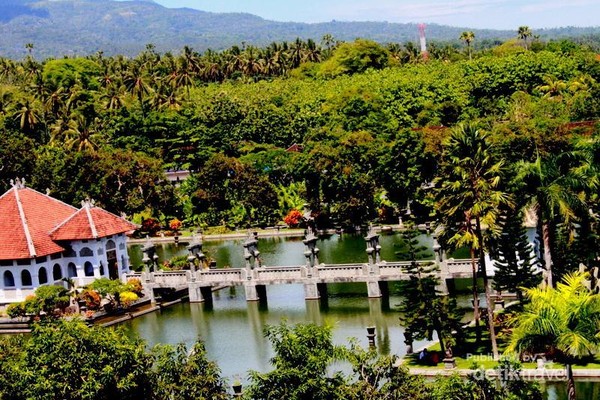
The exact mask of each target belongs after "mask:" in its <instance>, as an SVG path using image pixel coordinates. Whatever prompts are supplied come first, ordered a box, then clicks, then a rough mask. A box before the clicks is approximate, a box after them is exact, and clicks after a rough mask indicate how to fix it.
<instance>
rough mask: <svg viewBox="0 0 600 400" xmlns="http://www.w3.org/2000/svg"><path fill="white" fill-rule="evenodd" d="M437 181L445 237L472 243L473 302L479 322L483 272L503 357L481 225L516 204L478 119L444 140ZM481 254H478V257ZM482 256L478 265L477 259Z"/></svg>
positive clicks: (493, 226)
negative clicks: (479, 286)
mask: <svg viewBox="0 0 600 400" xmlns="http://www.w3.org/2000/svg"><path fill="white" fill-rule="evenodd" d="M442 157H443V159H442V163H441V165H440V173H439V175H438V178H437V180H436V184H441V185H440V186H439V187H438V189H437V193H436V199H437V202H436V209H437V211H438V214H439V218H440V221H441V222H442V224H443V232H442V235H441V236H442V239H443V240H444V241H446V242H447V243H448V244H449V245H453V246H455V247H456V248H458V247H462V246H469V249H470V253H471V265H472V269H473V305H474V307H475V321H476V324H477V326H478V325H479V323H478V319H479V308H478V295H477V277H478V275H479V276H480V277H481V278H483V284H484V289H485V297H486V302H487V310H488V327H489V331H490V340H491V343H492V352H493V354H494V358H495V359H497V358H498V347H497V344H496V334H495V330H494V314H493V303H492V301H491V294H490V285H489V282H488V278H487V272H486V267H485V253H484V242H483V231H482V225H483V226H486V227H487V231H488V232H495V231H497V229H498V217H499V210H500V208H501V207H502V206H510V205H511V204H512V201H511V199H510V198H509V196H508V195H507V194H506V193H504V192H503V191H502V190H500V182H501V180H502V176H503V163H502V161H497V160H496V157H495V153H494V148H493V147H492V145H491V142H490V141H489V138H488V135H487V134H486V133H484V132H482V131H481V130H480V129H478V127H477V126H476V125H473V124H468V125H459V126H458V127H457V128H455V129H454V130H453V131H452V134H451V136H450V138H449V139H448V141H447V142H446V143H445V146H444V152H443V155H442ZM476 254H477V255H478V257H476ZM477 258H478V259H479V268H477V267H476V261H475V260H476V259H477Z"/></svg>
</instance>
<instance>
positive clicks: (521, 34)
mask: <svg viewBox="0 0 600 400" xmlns="http://www.w3.org/2000/svg"><path fill="white" fill-rule="evenodd" d="M532 34H533V33H532V32H531V29H529V27H528V26H527V25H524V26H520V27H519V29H518V30H517V37H518V38H519V39H521V40H523V41H524V42H525V50H527V49H528V48H529V45H528V43H527V40H528V39H529V38H530V37H531V35H532Z"/></svg>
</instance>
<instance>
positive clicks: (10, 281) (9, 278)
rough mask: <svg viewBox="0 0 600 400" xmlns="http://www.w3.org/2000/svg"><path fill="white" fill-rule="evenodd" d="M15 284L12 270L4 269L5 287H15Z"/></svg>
mask: <svg viewBox="0 0 600 400" xmlns="http://www.w3.org/2000/svg"><path fill="white" fill-rule="evenodd" d="M14 286H15V277H14V276H13V274H12V272H10V271H4V287H14Z"/></svg>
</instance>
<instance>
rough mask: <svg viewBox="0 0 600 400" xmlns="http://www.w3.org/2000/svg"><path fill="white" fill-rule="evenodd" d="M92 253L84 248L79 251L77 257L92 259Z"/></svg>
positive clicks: (87, 248)
mask: <svg viewBox="0 0 600 400" xmlns="http://www.w3.org/2000/svg"><path fill="white" fill-rule="evenodd" d="M93 256H94V252H93V251H92V249H90V248H89V247H84V248H82V249H81V250H79V257H93Z"/></svg>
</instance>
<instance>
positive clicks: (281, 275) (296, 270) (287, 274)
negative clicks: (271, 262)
mask: <svg viewBox="0 0 600 400" xmlns="http://www.w3.org/2000/svg"><path fill="white" fill-rule="evenodd" d="M303 268H305V267H302V266H291V267H262V268H260V269H257V270H256V277H257V278H258V279H259V280H280V279H281V280H286V279H295V280H298V279H302V278H304V276H303V274H302V269H303Z"/></svg>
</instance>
